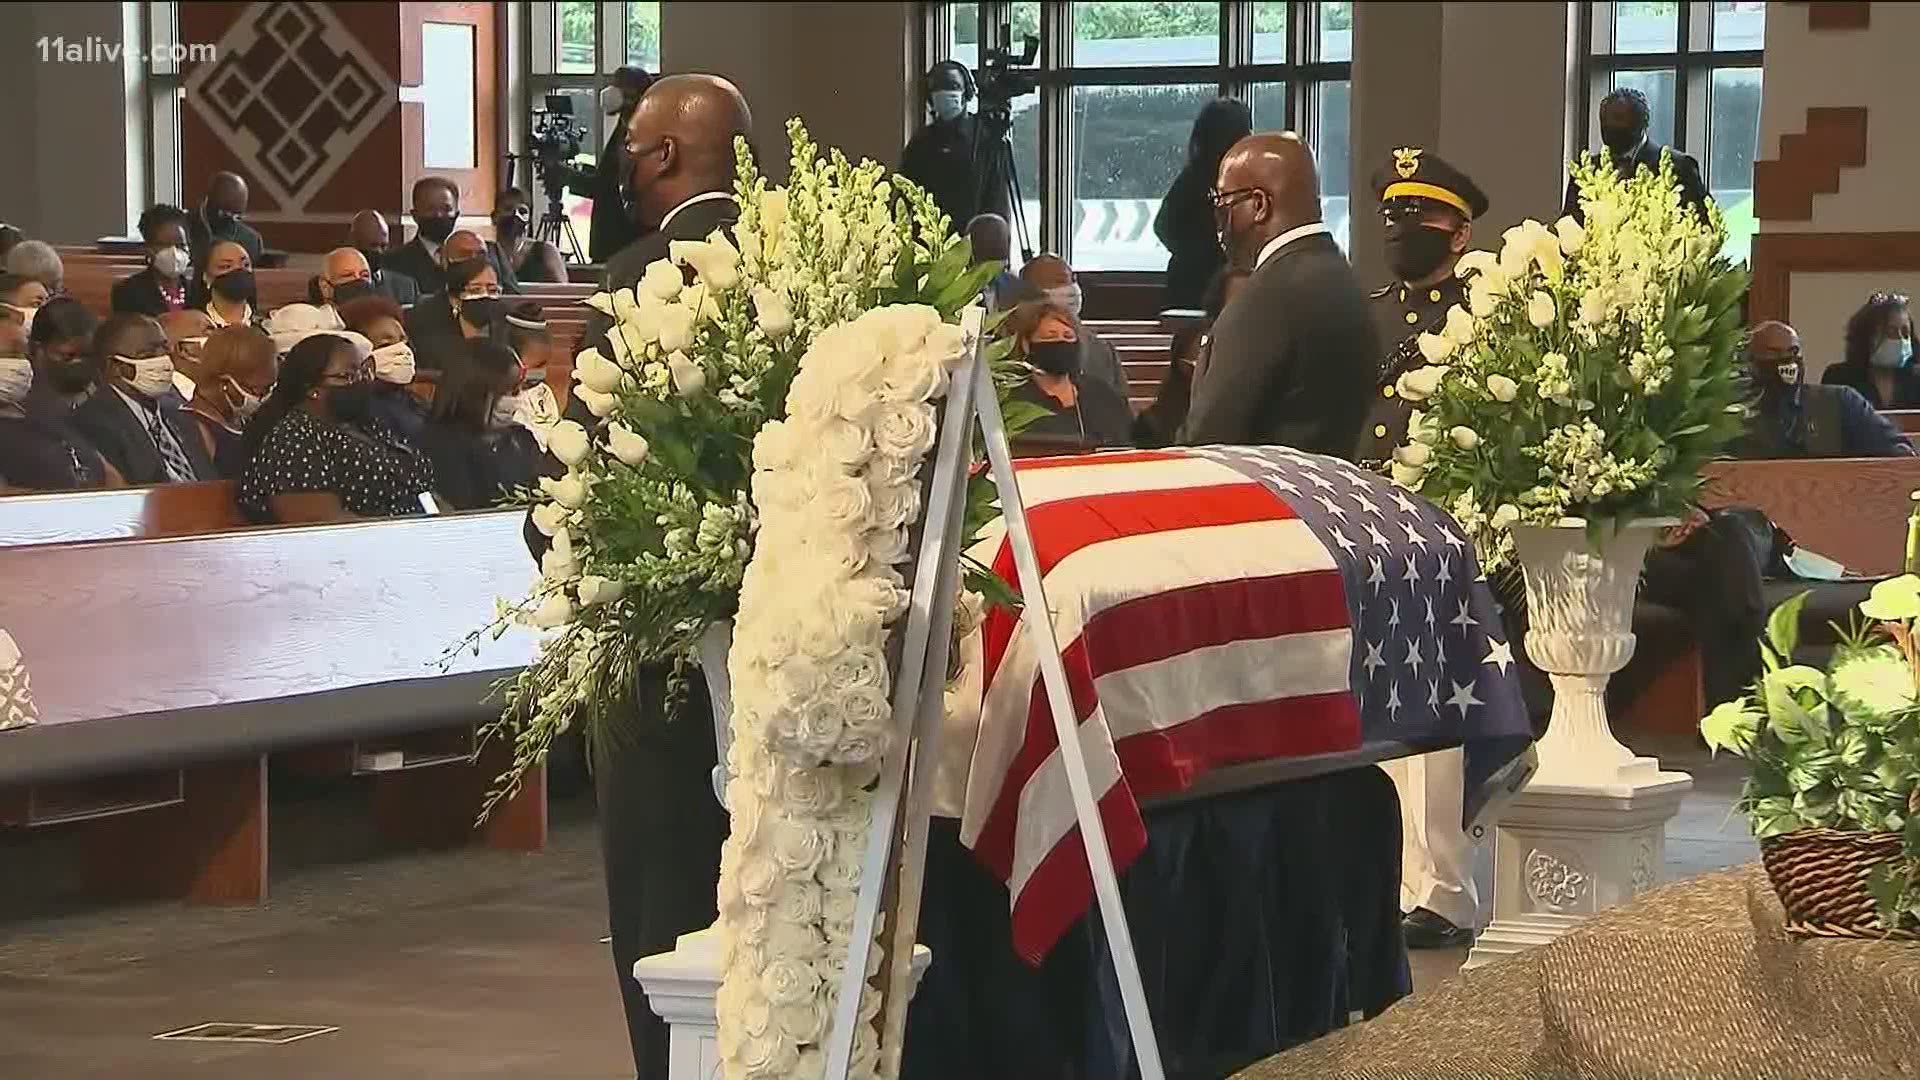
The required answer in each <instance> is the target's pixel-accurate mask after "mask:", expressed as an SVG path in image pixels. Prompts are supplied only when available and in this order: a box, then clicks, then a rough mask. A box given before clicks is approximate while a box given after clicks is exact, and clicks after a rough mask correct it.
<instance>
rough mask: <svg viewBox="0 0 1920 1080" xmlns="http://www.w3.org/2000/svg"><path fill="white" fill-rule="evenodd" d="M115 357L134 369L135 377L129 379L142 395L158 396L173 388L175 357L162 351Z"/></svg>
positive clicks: (148, 396) (136, 390) (136, 391)
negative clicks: (148, 354) (153, 354)
mask: <svg viewBox="0 0 1920 1080" xmlns="http://www.w3.org/2000/svg"><path fill="white" fill-rule="evenodd" d="M114 359H115V360H118V361H120V362H121V363H123V364H125V365H127V366H128V367H131V368H132V369H133V378H131V379H128V380H127V381H128V382H129V383H131V384H132V385H133V389H134V392H135V393H137V394H139V395H140V396H141V397H146V398H157V397H159V396H160V395H162V394H164V393H166V392H167V391H169V390H171V389H173V357H171V356H168V355H166V354H165V353H162V354H161V355H159V356H138V357H136V356H118V355H116V356H115V357H114Z"/></svg>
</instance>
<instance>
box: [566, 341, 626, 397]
mask: <svg viewBox="0 0 1920 1080" xmlns="http://www.w3.org/2000/svg"><path fill="white" fill-rule="evenodd" d="M625 376H626V372H624V371H621V370H620V366H619V365H618V364H615V363H614V362H613V361H611V360H609V359H607V358H606V357H604V356H602V355H600V350H599V349H582V350H581V351H580V353H579V355H577V356H575V357H574V358H573V377H574V378H575V379H577V380H579V382H580V385H582V386H585V387H588V388H590V389H593V390H596V391H598V392H600V393H602V394H611V393H613V392H614V391H615V390H617V389H619V387H620V380H621V379H622V378H624V377H625Z"/></svg>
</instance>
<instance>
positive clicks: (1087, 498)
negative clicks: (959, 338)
mask: <svg viewBox="0 0 1920 1080" xmlns="http://www.w3.org/2000/svg"><path fill="white" fill-rule="evenodd" d="M1018 465H1019V480H1020V494H1021V498H1022V500H1023V501H1024V502H1025V504H1026V510H1027V517H1028V521H1029V523H1030V525H1031V531H1032V535H1033V539H1034V545H1035V548H1036V549H1037V552H1038V555H1039V563H1040V569H1041V573H1042V575H1043V579H1044V584H1045V588H1046V598H1047V603H1048V606H1049V607H1050V608H1051V610H1052V612H1053V617H1054V628H1055V633H1056V635H1057V637H1058V639H1059V642H1060V647H1061V656H1062V659H1063V661H1064V662H1065V667H1066V671H1067V680H1068V683H1069V685H1070V687H1071V691H1072V699H1073V703H1074V708H1075V710H1076V712H1077V713H1078V721H1079V731H1080V741H1081V745H1082V747H1084V749H1085V755H1086V758H1087V765H1088V769H1089V772H1090V773H1091V774H1092V781H1093V789H1094V791H1095V792H1096V793H1098V798H1099V804H1100V813H1101V817H1102V820H1103V821H1104V822H1105V825H1106V831H1107V836H1108V840H1109V843H1110V845H1111V848H1112V852H1113V857H1114V863H1115V868H1116V869H1123V868H1125V867H1126V865H1127V864H1128V863H1130V862H1131V861H1132V860H1133V859H1134V858H1135V857H1136V856H1137V855H1138V854H1139V853H1140V851H1141V850H1142V849H1143V848H1144V847H1145V845H1146V836H1147V834H1146V828H1145V825H1144V823H1143V821H1142V818H1141V814H1140V807H1139V800H1141V799H1151V798H1155V797H1158V796H1164V795H1170V794H1174V793H1177V792H1180V791H1183V790H1185V789H1187V788H1188V787H1190V786H1191V785H1192V784H1193V782H1194V781H1195V779H1196V778H1198V777H1199V776H1200V775H1202V774H1203V773H1205V772H1206V771H1207V770H1209V769H1211V768H1215V767H1218V766H1223V765H1229V764H1236V763H1241V762H1247V761H1254V760H1260V759H1266V758H1275V757H1304V756H1311V755H1322V754H1342V755H1343V756H1347V757H1348V758H1349V760H1351V753H1352V752H1355V751H1360V750H1362V749H1363V748H1388V746H1389V744H1399V745H1398V746H1397V747H1391V748H1390V752H1389V753H1387V754H1385V755H1384V756H1394V755H1395V754H1397V753H1405V752H1407V751H1408V750H1410V749H1427V748H1432V747H1435V746H1445V745H1453V744H1456V743H1464V744H1465V745H1466V747H1467V752H1468V770H1467V771H1468V776H1469V786H1470V788H1473V787H1479V786H1489V785H1491V783H1492V781H1493V778H1494V777H1495V776H1496V775H1497V774H1502V773H1509V772H1511V770H1510V769H1508V766H1509V765H1510V764H1511V763H1512V762H1513V761H1514V760H1515V759H1516V758H1517V757H1518V755H1519V754H1520V753H1521V752H1522V751H1523V750H1524V749H1525V747H1526V745H1527V743H1528V742H1529V741H1530V734H1529V729H1528V725H1527V718H1526V712H1525V708H1524V707H1523V705H1522V704H1521V700H1520V693H1519V689H1518V683H1517V681H1516V679H1515V674H1514V664H1513V655H1512V648H1511V646H1510V644H1509V643H1508V642H1507V641H1506V640H1505V637H1506V631H1505V629H1504V628H1503V626H1502V624H1501V621H1500V617H1499V612H1498V608H1497V606H1496V604H1495V601H1494V599H1493V596H1492V593H1491V592H1490V591H1489V590H1488V589H1487V587H1486V584H1485V581H1484V579H1483V578H1482V577H1481V576H1480V572H1479V570H1478V568H1477V566H1476V564H1475V561H1474V557H1473V551H1472V548H1471V547H1470V546H1469V545H1468V544H1467V542H1466V541H1465V540H1464V539H1463V538H1462V536H1461V534H1460V532H1459V530H1458V528H1457V527H1456V525H1455V524H1454V522H1453V521H1452V519H1451V518H1449V517H1448V516H1447V515H1446V514H1444V513H1443V512H1441V511H1440V510H1438V509H1436V508H1434V507H1433V506H1432V505H1431V504H1429V503H1427V502H1425V501H1424V500H1422V499H1420V498H1419V497H1418V496H1415V495H1412V494H1409V493H1407V492H1404V491H1402V490H1400V489H1399V488H1397V487H1395V486H1394V485H1392V484H1390V483H1388V482H1387V481H1385V480H1383V479H1381V478H1379V477H1376V476H1373V475H1371V474H1369V473H1366V472H1363V471H1361V470H1359V469H1356V468H1354V467H1353V466H1351V465H1349V464H1347V463H1345V462H1342V461H1337V460H1334V459H1332V458H1324V457H1317V456H1314V455H1309V454H1302V453H1298V452H1296V451H1293V450H1289V449H1285V448H1276V447H1257V448H1256V447H1203V448H1196V449H1184V450H1168V451H1153V452H1137V453H1117V454H1099V455H1091V456H1084V457H1069V458H1045V459H1031V460H1026V461H1022V462H1019V463H1018ZM975 554H976V555H979V556H980V557H981V558H982V559H990V561H991V563H992V565H993V566H994V568H995V570H996V571H997V572H998V573H999V574H1000V575H1001V576H1002V577H1003V578H1004V579H1006V580H1007V581H1009V582H1013V581H1017V575H1016V573H1015V571H1014V568H1013V552H1012V548H1011V546H1010V544H1009V543H1008V542H1007V541H1006V539H1005V538H1004V537H989V539H987V540H985V541H983V542H982V544H981V545H980V548H979V549H976V551H975ZM981 634H982V653H983V658H984V675H983V679H982V682H981V685H982V686H983V689H982V691H981V694H982V700H981V702H980V706H981V712H980V725H979V732H978V735H977V738H976V740H975V743H974V746H973V756H972V762H971V767H970V769H969V771H968V780H967V787H966V800H965V808H964V812H963V815H962V821H961V836H962V839H963V841H964V842H965V843H966V844H967V845H968V846H969V847H971V848H972V849H973V851H974V853H975V854H976V856H977V857H979V858H980V859H981V861H982V862H984V863H985V864H986V865H987V867H988V868H989V869H991V870H992V871H994V872H995V873H997V874H998V875H999V876H1000V877H1001V878H1002V879H1003V880H1004V881H1006V882H1007V885H1008V888H1009V892H1010V894H1011V901H1012V908H1013V911H1012V922H1013V938H1014V946H1015V948H1016V950H1017V951H1019V953H1020V954H1021V955H1022V956H1024V957H1026V958H1027V959H1028V960H1030V961H1033V962H1037V961H1038V960H1039V959H1040V958H1042V957H1043V956H1044V955H1045V954H1046V952H1047V950H1048V949H1049V948H1051V947H1052V945H1053V943H1054V941H1055V940H1057V939H1058V938H1059V936H1060V934H1061V933H1063V932H1064V931H1065V930H1066V929H1067V928H1068V927H1070V926H1071V925H1072V924H1073V922H1074V921H1075V920H1077V919H1078V918H1079V917H1080V916H1081V914H1082V913H1083V912H1084V911H1085V910H1086V907H1087V904H1088V902H1089V898H1090V896H1091V894H1092V881H1091V878H1090V877H1089V875H1088V871H1087V866H1086V857H1085V851H1084V848H1083V847H1082V846H1081V840H1080V835H1079V830H1078V828H1077V826H1076V825H1075V820H1074V811H1073V801H1072V797H1071V795H1070V793H1069V791H1068V786H1067V779H1066V773H1065V768H1064V764H1063V761H1062V759H1061V757H1060V755H1059V754H1058V753H1057V752H1056V751H1057V743H1056V740H1055V736H1054V728H1053V721H1052V718H1051V714H1050V712H1049V710H1048V707H1047V697H1046V690H1045V687H1044V686H1043V685H1042V683H1041V681H1040V673H1039V664H1038V657H1037V654H1036V650H1035V648H1034V644H1033V641H1032V640H1031V638H1030V636H1029V635H1028V634H1027V633H1026V631H1025V629H1024V627H1023V626H1021V624H1020V623H1019V620H1018V618H1017V617H1016V616H1014V615H1013V614H1011V613H1009V612H1007V611H1005V610H1001V609H995V610H994V611H993V612H991V613H990V614H989V616H988V618H987V620H986V622H985V624H984V625H983V626H982V628H981ZM1487 794H1488V792H1486V791H1474V790H1469V791H1468V792H1467V793H1466V797H1467V805H1468V807H1469V816H1470V817H1471V816H1472V814H1473V813H1474V812H1475V811H1477V809H1478V807H1479V805H1480V804H1481V803H1482V802H1483V801H1484V799H1485V798H1486V796H1487Z"/></svg>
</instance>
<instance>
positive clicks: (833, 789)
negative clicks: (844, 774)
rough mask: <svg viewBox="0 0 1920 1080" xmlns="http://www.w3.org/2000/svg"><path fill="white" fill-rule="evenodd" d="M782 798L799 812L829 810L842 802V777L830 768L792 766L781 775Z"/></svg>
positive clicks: (784, 802) (813, 812)
mask: <svg viewBox="0 0 1920 1080" xmlns="http://www.w3.org/2000/svg"><path fill="white" fill-rule="evenodd" d="M779 798H780V801H781V802H782V803H783V804H784V805H786V806H787V807H789V808H791V809H792V810H794V811H795V812H796V813H802V814H812V815H820V814H826V813H830V812H832V811H833V809H834V808H835V807H837V806H839V805H840V799H841V784H840V777H839V775H838V774H837V773H835V772H834V771H833V770H831V769H809V768H798V767H796V768H789V769H787V770H786V771H785V772H784V773H782V775H781V779H780V794H779Z"/></svg>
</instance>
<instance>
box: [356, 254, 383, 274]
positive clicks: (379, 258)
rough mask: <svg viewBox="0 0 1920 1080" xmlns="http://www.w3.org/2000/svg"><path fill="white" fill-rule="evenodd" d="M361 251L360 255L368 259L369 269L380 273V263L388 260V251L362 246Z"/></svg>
mask: <svg viewBox="0 0 1920 1080" xmlns="http://www.w3.org/2000/svg"><path fill="white" fill-rule="evenodd" d="M359 251H360V257H361V258H363V259H365V260H367V269H368V270H371V271H373V272H374V273H376V274H377V273H379V272H380V264H381V263H383V262H385V261H386V259H387V253H386V252H385V251H375V250H373V249H372V248H360V249H359Z"/></svg>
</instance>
